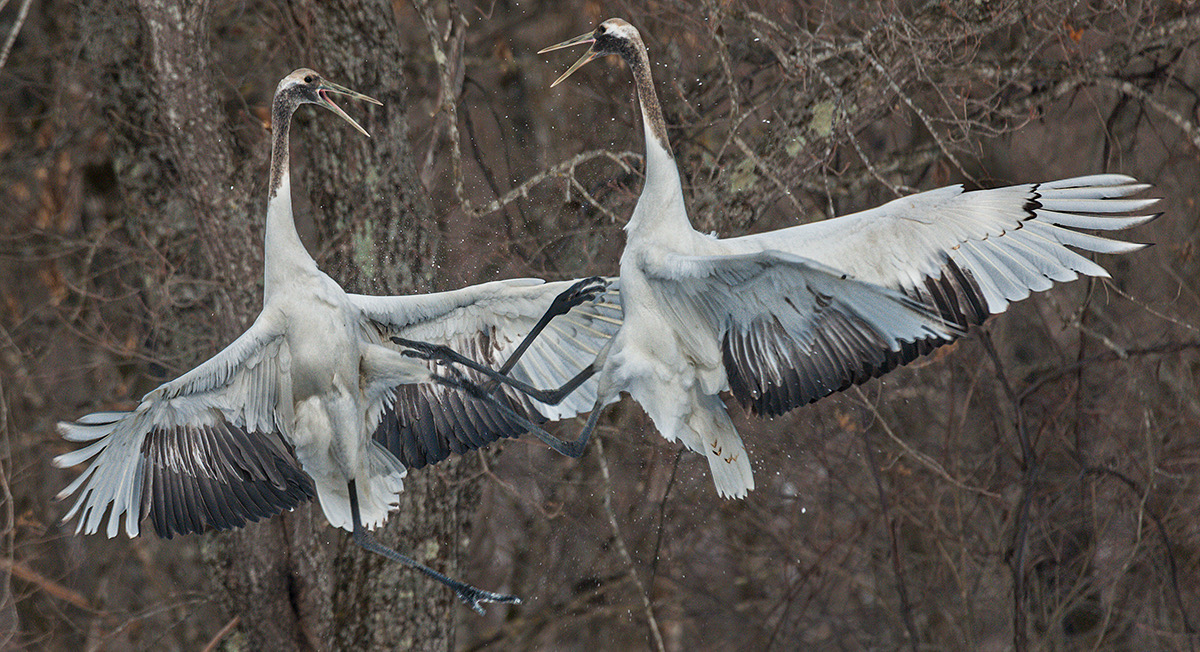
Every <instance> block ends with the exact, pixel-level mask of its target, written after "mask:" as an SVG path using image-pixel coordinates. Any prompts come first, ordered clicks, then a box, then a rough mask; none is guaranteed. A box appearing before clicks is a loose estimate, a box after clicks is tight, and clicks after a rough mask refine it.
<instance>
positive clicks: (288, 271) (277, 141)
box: [263, 98, 317, 304]
mask: <svg viewBox="0 0 1200 652" xmlns="http://www.w3.org/2000/svg"><path fill="white" fill-rule="evenodd" d="M276 100H277V101H276V102H275V105H274V107H273V111H272V123H273V129H274V133H273V134H272V146H271V181H270V190H269V194H268V195H267V226H266V237H265V243H264V253H263V303H264V304H266V303H267V301H269V300H270V298H271V297H272V296H273V295H274V294H275V293H277V292H279V291H280V289H281V288H283V287H285V286H286V284H287V283H288V282H289V280H294V278H295V276H296V275H297V274H302V273H315V272H316V271H317V263H316V262H315V261H314V260H313V259H312V256H310V255H309V254H308V250H307V249H305V248H304V243H303V242H301V241H300V234H299V233H297V232H296V220H295V219H294V218H293V217H292V184H291V179H290V176H291V175H290V174H289V172H288V128H289V127H290V126H291V121H292V113H293V112H294V111H295V106H289V105H287V104H286V103H284V102H282V101H279V98H276Z"/></svg>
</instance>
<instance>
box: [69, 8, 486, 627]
mask: <svg viewBox="0 0 1200 652" xmlns="http://www.w3.org/2000/svg"><path fill="white" fill-rule="evenodd" d="M101 5H105V6H101ZM115 9H116V10H115V11H114V7H112V6H111V4H107V3H94V4H88V5H85V6H84V8H83V16H82V18H83V20H84V22H85V23H86V22H87V21H88V20H101V17H103V18H102V20H105V21H114V22H117V23H123V25H122V26H121V27H122V30H124V31H123V32H122V33H125V34H130V35H132V34H136V35H137V37H136V38H130V39H129V40H128V41H127V42H131V43H132V44H133V47H134V48H135V51H133V52H124V53H120V52H119V51H118V53H117V54H114V53H113V52H112V51H111V50H108V51H106V53H105V55H104V56H107V57H110V58H124V59H125V60H124V61H122V62H120V63H119V64H118V65H115V66H113V69H116V70H120V71H122V72H121V73H119V74H121V75H122V79H121V83H116V84H111V85H108V86H106V88H109V89H111V91H110V92H112V94H113V95H112V98H111V101H110V102H109V104H110V105H111V106H112V108H113V109H114V110H116V111H120V115H122V117H123V119H124V121H123V123H122V124H123V125H125V130H124V133H123V135H119V136H118V138H117V140H118V141H119V143H120V144H119V146H118V149H119V150H120V152H121V156H122V157H123V158H124V159H125V160H127V161H130V164H129V165H125V166H121V169H119V170H118V178H119V182H120V183H121V185H122V188H123V190H124V192H125V193H126V195H127V199H128V200H129V201H130V203H131V204H133V205H134V206H137V207H139V209H140V215H139V220H140V221H141V223H142V224H144V225H145V224H152V223H154V222H155V221H156V220H157V221H158V226H159V228H165V229H195V235H196V244H197V248H198V253H199V255H198V256H196V259H197V261H198V268H197V269H196V270H195V272H196V274H197V276H198V277H200V278H205V279H211V280H212V286H213V287H214V288H215V291H214V292H213V294H212V296H208V297H206V298H205V301H204V304H205V306H206V307H207V309H206V310H203V311H195V312H197V313H200V314H190V313H189V314H187V315H186V319H187V321H188V322H189V324H190V326H191V327H192V328H191V329H188V330H192V331H196V330H198V331H208V332H209V333H210V338H209V339H210V341H211V342H212V343H213V346H212V347H210V349H211V350H199V351H197V352H196V354H197V358H198V359H202V358H203V357H205V356H207V355H211V354H212V353H215V351H216V349H217V348H219V347H220V346H223V345H224V344H227V343H228V342H229V341H230V340H232V339H233V338H234V337H236V336H237V335H238V334H239V333H240V332H241V331H242V329H244V328H245V326H246V324H248V323H249V322H250V320H251V319H252V318H253V317H254V315H255V314H257V311H258V308H259V305H260V302H261V294H260V293H261V289H260V285H259V283H257V282H256V283H247V279H258V278H261V275H262V271H261V270H262V241H261V235H260V233H261V229H260V228H259V227H260V224H259V221H260V220H261V219H262V214H263V210H264V208H263V207H264V205H265V198H264V197H262V196H260V195H261V189H262V185H261V184H258V183H248V182H247V178H248V177H249V176H250V175H246V174H240V173H239V170H240V169H251V170H258V169H263V168H264V166H263V163H265V158H266V153H267V150H266V147H265V142H266V139H263V141H262V143H264V144H259V145H258V146H257V148H256V149H255V153H253V154H252V155H251V156H252V157H253V160H254V163H255V164H253V165H240V164H239V161H238V160H237V159H238V156H239V154H238V152H237V149H236V148H235V147H234V144H235V143H236V142H237V138H238V135H237V133H236V132H235V130H234V129H233V128H232V126H231V124H230V121H229V120H228V119H227V117H226V116H225V114H224V113H223V112H222V111H221V110H220V105H219V102H218V100H219V98H220V95H219V90H220V89H218V88H216V87H214V83H213V81H212V80H213V79H214V78H216V75H215V74H214V67H213V61H212V58H213V54H212V49H211V44H210V35H209V34H208V32H207V29H206V28H207V24H208V18H209V16H210V12H211V10H212V7H211V5H210V3H207V2H201V3H195V4H192V3H176V2H173V1H172V0H137V1H136V2H131V3H130V4H127V5H123V6H121V7H117V8H115ZM135 15H136V16H138V17H139V18H140V19H141V21H140V24H138V25H133V24H132V21H131V20H130V17H131V16H135ZM290 16H291V18H292V19H293V20H294V21H295V25H296V27H297V28H298V29H297V30H296V31H297V32H298V33H300V34H303V35H307V36H308V37H310V39H311V40H310V41H308V42H305V43H303V47H304V48H305V49H306V50H307V51H308V52H310V53H311V54H310V55H307V56H304V57H297V58H296V60H295V65H294V66H293V67H300V66H309V67H313V68H316V69H318V70H319V71H320V72H321V73H322V74H324V75H326V76H327V77H328V78H330V79H332V80H335V81H337V82H338V83H342V84H345V85H347V86H349V87H351V88H354V89H356V90H360V91H362V92H365V93H367V94H369V95H372V96H374V97H377V98H378V99H380V100H382V101H383V102H384V104H385V105H384V106H383V107H381V108H375V109H372V110H371V111H370V112H368V115H367V117H365V118H364V119H363V121H362V122H363V124H364V126H365V127H366V128H367V129H368V130H369V131H371V132H372V134H373V135H374V139H372V140H370V141H368V140H366V139H364V138H362V137H361V136H360V135H359V134H357V133H356V132H353V131H352V130H350V129H348V128H345V127H346V125H344V124H342V123H341V122H340V121H337V120H336V119H332V118H330V117H329V116H325V115H322V116H319V117H318V119H304V118H301V119H300V124H301V126H300V127H299V128H298V129H295V130H294V131H293V151H299V150H307V153H308V154H309V155H308V156H304V157H302V158H303V160H308V161H310V162H311V164H312V169H311V170H309V171H307V172H303V171H294V173H293V178H295V179H296V180H297V182H296V183H295V184H294V186H295V187H294V188H293V192H294V195H295V196H296V197H297V199H298V200H299V199H300V198H301V195H302V194H303V193H306V192H307V193H308V194H309V196H310V197H311V205H312V206H313V210H314V213H315V215H314V216H313V217H314V220H315V222H316V224H317V225H318V228H317V232H318V234H319V236H320V237H319V238H318V240H319V244H318V246H317V249H318V250H316V251H314V254H315V255H317V256H318V260H319V262H320V263H321V265H322V267H323V268H324V269H325V270H326V271H328V272H329V273H330V275H331V276H333V277H334V278H335V279H336V280H338V281H339V282H342V283H343V284H344V285H345V287H346V288H347V290H350V291H362V292H390V293H395V292H400V291H403V290H407V291H412V290H413V289H415V288H417V287H421V288H424V289H428V288H429V286H430V284H431V283H430V281H431V278H432V260H433V256H432V252H433V251H434V248H435V243H436V240H437V237H436V234H435V232H434V230H435V228H436V222H435V220H434V218H433V212H432V208H431V206H430V204H429V201H428V199H427V197H426V194H425V192H424V189H423V188H422V187H421V185H420V183H419V181H418V180H417V176H416V173H415V169H414V166H413V164H412V161H411V153H410V152H409V148H408V142H407V122H406V119H405V88H404V82H403V70H402V68H403V53H402V52H401V50H400V45H399V42H398V39H397V37H396V34H395V29H396V26H395V18H394V16H393V14H392V9H391V5H390V4H389V3H387V2H368V3H365V4H361V5H360V4H356V3H348V4H346V5H342V4H341V3H323V2H315V1H313V2H307V1H302V2H297V3H296V4H295V5H293V6H291V7H290ZM114 31H120V30H115V29H114ZM109 45H111V42H109ZM97 48H98V50H99V45H98V46H97ZM112 50H115V49H112ZM139 60H141V61H144V62H145V65H138V64H137V63H135V62H138V61H139ZM131 64H132V65H131ZM286 72H288V71H287V70H284V71H280V74H281V75H282V74H284V73H286ZM130 107H137V108H139V109H142V110H140V111H131V110H130ZM347 108H348V110H350V112H351V113H353V114H355V115H363V114H364V108H363V107H357V106H355V107H347ZM118 130H120V128H118ZM257 150H261V152H259V151H257ZM147 161H153V164H151V165H146V162H147ZM297 204H298V206H304V204H305V203H304V202H302V201H298V202H297ZM310 246H311V244H310ZM321 251H323V252H325V253H324V254H323V255H322V254H320V252H321ZM152 294H153V292H152ZM170 303H171V302H170V301H169V300H164V301H163V302H162V304H161V305H158V308H159V309H163V310H169V309H170ZM162 318H163V319H164V321H165V322H167V323H170V322H171V321H173V320H183V319H184V318H185V315H183V314H181V312H180V311H178V310H176V311H174V312H171V313H167V314H163V315H162ZM168 330H170V329H168ZM181 333H182V335H181V336H180V337H179V338H178V340H183V339H184V337H186V333H185V332H182V331H181ZM172 339H173V338H170V337H164V338H160V339H159V343H160V345H161V346H163V347H168V346H171V345H172V344H178V343H179V341H178V340H177V341H174V342H172ZM452 466H454V465H452ZM454 475H456V472H455V471H454V470H453V469H449V470H445V469H443V470H439V471H438V472H436V473H429V472H425V473H422V474H420V475H419V476H410V477H409V479H408V480H406V483H405V485H406V487H405V488H406V491H405V493H404V494H403V495H402V496H401V498H402V501H401V509H400V511H399V513H397V514H396V515H394V516H393V517H392V519H391V520H390V521H389V523H388V526H387V528H386V529H385V530H383V531H380V532H377V535H378V536H379V538H380V540H381V541H383V542H384V543H386V544H388V545H392V546H395V547H396V548H397V549H399V550H401V551H404V552H407V553H409V554H411V555H412V556H415V557H417V558H418V559H420V560H421V561H423V562H425V563H428V564H431V565H433V566H434V567H436V568H439V569H440V570H442V571H444V572H446V573H449V574H451V575H453V574H455V567H454V565H455V564H454V562H455V558H456V556H457V553H458V548H457V547H456V544H448V542H453V541H456V540H458V538H459V537H458V534H459V532H460V530H461V529H462V528H463V526H464V523H463V521H464V520H465V519H466V518H467V517H468V516H469V513H470V509H469V506H470V505H472V504H474V503H475V502H476V501H474V500H471V494H472V493H473V492H474V491H475V489H474V485H473V484H471V483H468V484H467V485H466V486H463V485H458V484H456V486H455V488H453V489H447V483H446V482H445V481H444V480H443V479H444V478H446V477H447V476H454ZM206 555H207V557H208V558H209V559H210V560H211V563H212V566H213V568H214V569H215V570H216V573H215V575H216V579H217V581H218V582H219V583H220V584H221V585H222V586H223V587H224V589H225V595H226V601H225V603H226V607H227V609H228V610H229V612H230V614H231V616H232V615H236V616H237V617H239V618H240V625H239V630H240V635H241V637H243V638H242V640H243V641H244V643H245V644H246V645H247V646H248V647H249V648H250V649H273V650H285V649H366V648H379V649H402V648H418V649H443V648H449V647H451V646H452V645H453V633H454V630H453V624H454V616H455V612H454V610H456V609H459V608H460V607H458V606H457V605H456V601H455V600H454V598H453V595H452V594H451V593H450V591H448V590H447V589H445V588H444V587H442V586H440V585H437V584H434V583H433V582H432V581H430V580H428V579H427V578H425V577H424V576H419V575H417V574H415V573H413V572H412V571H411V570H409V569H407V568H403V567H401V566H399V565H396V564H392V563H390V562H387V561H386V560H384V559H383V558H381V557H378V556H375V555H370V554H367V553H364V552H362V551H360V550H359V549H358V548H357V546H355V545H354V544H353V543H352V542H351V541H350V538H349V536H348V534H347V533H345V532H342V531H340V530H337V531H335V530H333V529H332V528H330V526H329V525H328V524H327V523H326V522H325V519H324V517H323V515H322V514H321V512H320V508H319V507H317V506H316V505H315V504H314V505H309V506H305V507H303V508H301V509H298V510H296V512H294V513H290V514H285V515H283V516H281V517H277V518H274V519H270V520H268V521H266V522H263V523H258V524H255V525H252V526H250V527H247V528H246V529H244V530H241V531H236V532H232V533H227V534H222V535H217V536H214V537H210V538H209V539H208V540H207V545H206Z"/></svg>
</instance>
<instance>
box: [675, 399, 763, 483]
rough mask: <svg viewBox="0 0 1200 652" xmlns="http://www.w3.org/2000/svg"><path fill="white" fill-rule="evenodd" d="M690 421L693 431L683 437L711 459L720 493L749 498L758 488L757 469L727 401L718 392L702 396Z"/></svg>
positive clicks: (711, 466)
mask: <svg viewBox="0 0 1200 652" xmlns="http://www.w3.org/2000/svg"><path fill="white" fill-rule="evenodd" d="M686 423H687V427H688V428H689V429H690V430H691V431H692V432H691V433H690V435H691V436H685V437H682V439H683V441H684V443H685V444H687V445H688V447H689V448H691V449H692V450H694V451H696V452H697V453H700V454H701V455H703V456H704V457H705V459H707V460H708V467H709V469H711V470H712V476H713V484H714V485H715V486H716V488H717V494H719V495H720V496H721V497H722V498H745V497H746V494H748V493H750V491H751V490H753V489H754V472H753V471H752V470H751V469H750V456H749V454H747V453H746V447H745V445H744V444H742V438H741V436H740V435H738V433H737V430H736V429H735V428H734V427H733V422H732V421H731V420H730V419H729V413H728V412H727V411H726V408H725V403H724V402H722V401H721V399H720V397H719V396H715V395H708V394H706V395H703V396H700V397H698V400H697V401H696V409H694V410H693V411H692V413H691V414H689V415H688V416H687V421H686Z"/></svg>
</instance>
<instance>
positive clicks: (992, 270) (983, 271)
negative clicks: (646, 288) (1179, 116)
mask: <svg viewBox="0 0 1200 652" xmlns="http://www.w3.org/2000/svg"><path fill="white" fill-rule="evenodd" d="M1149 187H1150V185H1149V184H1143V183H1138V182H1137V180H1136V179H1134V178H1132V177H1127V176H1124V175H1119V174H1102V175H1094V176H1088V177H1077V178H1074V179H1064V180H1061V181H1053V182H1050V183H1034V184H1024V185H1019V186H1010V187H1007V188H995V189H992V190H976V191H972V192H963V189H962V186H949V187H946V188H940V189H937V190H931V191H929V192H923V193H920V194H916V195H912V196H910V197H902V198H900V199H897V200H894V201H891V202H889V203H887V204H884V205H883V206H879V207H877V208H873V209H871V210H867V211H863V212H861V213H854V214H852V215H846V216H844V217H838V218H835V219H831V220H825V221H822V222H814V223H812V224H803V225H800V226H795V227H791V228H788V229H782V230H780V231H776V232H774V233H772V234H770V237H769V238H768V237H766V236H765V235H752V236H746V237H743V238H733V239H730V240H726V241H725V242H727V243H730V245H731V246H734V247H739V246H741V247H750V248H751V249H755V250H756V249H762V248H767V247H769V248H771V249H780V250H783V251H787V252H790V253H793V254H796V255H798V256H803V257H805V258H809V259H812V260H816V261H818V262H821V263H824V264H826V265H829V266H830V267H833V268H836V269H839V270H842V271H844V272H846V273H847V274H849V275H850V277H851V278H854V279H858V280H860V281H866V282H868V283H875V284H877V285H882V286H884V287H887V288H892V289H896V290H900V291H901V292H904V293H905V294H907V295H909V296H912V297H914V298H916V299H917V300H919V301H921V302H922V303H924V304H926V305H928V306H930V307H932V308H936V309H937V311H938V312H939V313H940V314H941V315H942V317H943V318H945V319H946V320H948V321H950V322H952V323H954V324H956V325H958V326H959V327H961V328H966V327H967V326H969V325H971V324H979V323H982V322H983V320H984V319H986V318H987V317H988V316H989V315H992V314H996V313H999V312H1003V311H1004V310H1005V309H1006V308H1007V307H1008V304H1009V303H1011V302H1014V301H1020V300H1021V299H1024V298H1025V297H1027V296H1029V294H1030V292H1039V291H1042V290H1046V289H1049V288H1050V287H1051V286H1052V285H1053V284H1054V282H1056V281H1058V282H1062V281H1071V280H1074V279H1075V278H1077V277H1078V274H1086V275H1088V276H1099V277H1107V276H1108V272H1106V271H1105V270H1104V268H1103V267H1101V266H1099V265H1097V264H1096V263H1095V262H1093V261H1091V260H1089V259H1088V258H1086V257H1084V256H1083V255H1080V254H1079V253H1077V252H1075V251H1072V249H1070V248H1069V247H1073V248H1075V249H1079V250H1081V251H1084V252H1096V253H1105V254H1122V253H1129V252H1131V251H1137V250H1138V249H1141V248H1142V247H1144V246H1145V245H1142V244H1137V243H1132V242H1122V241H1119V240H1110V239H1108V238H1103V237H1099V236H1095V235H1090V234H1087V233H1081V232H1080V230H1100V231H1113V230H1120V229H1127V228H1130V227H1134V226H1138V225H1140V224H1145V223H1146V222H1149V221H1150V220H1152V219H1154V218H1156V217H1158V215H1159V214H1157V213H1156V214H1149V215H1128V214H1129V213H1138V212H1142V211H1145V210H1146V209H1148V208H1150V207H1151V206H1153V205H1154V204H1155V203H1157V202H1158V199H1156V198H1151V199H1129V198H1128V197H1129V196H1130V195H1133V194H1136V193H1138V192H1141V191H1143V190H1145V189H1147V188H1149Z"/></svg>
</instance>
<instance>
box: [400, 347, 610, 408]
mask: <svg viewBox="0 0 1200 652" xmlns="http://www.w3.org/2000/svg"><path fill="white" fill-rule="evenodd" d="M392 341H393V342H395V343H396V344H399V345H400V346H403V347H405V348H407V349H408V350H407V351H404V352H403V353H404V355H406V356H409V357H411V358H421V359H423V360H437V361H439V362H450V363H455V364H460V365H462V366H464V367H466V368H468V369H471V370H472V371H476V372H478V373H480V374H483V375H484V376H487V377H488V378H490V379H492V380H493V381H495V382H497V383H502V384H504V385H508V386H509V387H512V388H513V389H515V390H517V391H518V392H521V393H522V394H524V395H526V396H528V397H529V398H532V399H535V400H537V401H541V402H542V403H545V404H546V405H558V404H559V403H561V402H562V400H563V399H564V398H566V397H567V396H568V395H569V394H570V393H571V392H573V391H575V389H576V388H578V387H579V386H580V385H582V384H583V383H584V382H585V381H586V380H587V379H588V378H591V377H592V376H594V375H596V365H595V364H589V365H588V366H586V367H584V368H583V370H582V371H580V372H579V373H578V374H576V375H575V377H574V378H572V379H570V380H568V381H567V382H566V383H564V384H563V385H562V387H558V388H556V389H539V388H537V387H534V386H533V385H530V384H528V383H525V382H522V381H519V380H517V379H515V378H510V377H508V376H506V375H504V374H505V373H506V372H503V371H496V370H495V369H492V368H490V367H487V366H486V365H481V364H479V363H478V362H475V361H474V360H472V359H470V358H468V357H466V356H464V355H462V354H461V353H459V352H458V351H455V350H454V349H452V348H450V347H448V346H444V345H441V344H430V343H428V342H418V341H416V340H406V339H404V338H403V337H393V338H392ZM481 389H482V390H483V391H484V392H485V393H487V394H491V392H492V388H490V387H484V388H481Z"/></svg>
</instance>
